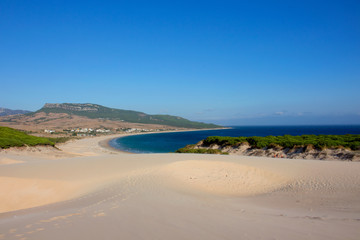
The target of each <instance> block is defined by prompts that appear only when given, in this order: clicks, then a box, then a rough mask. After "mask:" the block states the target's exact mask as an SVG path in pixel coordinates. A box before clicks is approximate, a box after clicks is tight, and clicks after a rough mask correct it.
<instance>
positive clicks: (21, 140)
mask: <svg viewBox="0 0 360 240" xmlns="http://www.w3.org/2000/svg"><path fill="white" fill-rule="evenodd" d="M36 145H49V146H54V145H55V143H54V142H52V141H51V140H49V139H48V138H42V137H35V136H31V135H28V134H26V133H24V132H22V131H19V130H15V129H13V128H8V127H0V148H9V147H22V146H36Z"/></svg>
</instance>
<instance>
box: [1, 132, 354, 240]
mask: <svg viewBox="0 0 360 240" xmlns="http://www.w3.org/2000/svg"><path fill="white" fill-rule="evenodd" d="M117 136H118V135H113V136H110V135H108V136H101V137H94V138H85V139H80V140H75V141H71V142H67V143H65V144H62V145H60V146H59V148H60V149H61V152H62V153H64V154H65V153H66V154H67V156H66V157H65V156H59V157H58V158H55V159H54V152H50V151H48V152H47V151H44V150H41V151H39V152H37V153H36V154H34V153H33V152H31V151H29V152H24V153H22V154H20V153H17V152H16V151H17V150H14V151H13V152H7V153H4V152H0V159H2V160H5V161H7V162H8V163H9V164H6V165H0V199H1V204H0V208H1V209H0V212H1V213H0V239H7V240H15V239H16V240H19V239H21V238H26V240H35V239H36V240H46V239H54V240H58V239H59V240H60V239H64V238H66V239H69V240H77V239H79V238H81V239H88V240H95V239H99V238H104V237H105V238H107V239H118V237H119V236H122V237H123V238H125V239H129V240H132V239H134V240H135V239H136V240H138V239H174V240H182V239H210V240H218V239H224V238H226V239H231V240H232V239H234V240H237V239H242V238H245V239H261V238H262V239H295V240H302V239H304V238H308V239H320V240H328V239H357V238H358V236H359V234H360V222H359V220H358V216H359V213H360V202H359V201H358V196H360V175H359V172H360V163H357V162H339V161H318V160H307V161H303V160H298V159H273V158H266V157H248V156H235V155H228V156H224V155H222V156H221V155H207V154H204V155H202V154H171V153H166V154H123V153H122V152H115V151H113V150H112V149H111V150H110V149H108V148H104V147H103V146H104V144H103V143H104V142H105V143H106V142H107V141H109V140H110V139H113V138H116V137H117ZM121 136H122V135H121ZM126 136H127V135H126ZM101 141H103V143H102V144H100V142H101ZM54 151H55V150H54ZM57 151H59V150H57ZM39 156H42V157H41V158H40V157H39ZM19 161H21V163H19ZM169 219H171V224H169ZM215 226H216V227H215ZM259 229H261V231H259Z"/></svg>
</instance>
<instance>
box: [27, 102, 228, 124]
mask: <svg viewBox="0 0 360 240" xmlns="http://www.w3.org/2000/svg"><path fill="white" fill-rule="evenodd" d="M41 112H44V113H67V114H69V115H77V116H83V117H88V118H92V119H107V120H114V121H124V122H130V123H143V124H160V125H167V126H173V127H182V128H198V129H201V128H219V127H221V126H218V125H215V124H208V123H202V122H194V121H190V120H187V119H185V118H182V117H177V116H171V115H149V114H146V113H143V112H137V111H131V110H122V109H115V108H108V107H104V106H101V105H97V104H91V103H85V104H80V103H55V104H52V103H46V104H45V105H44V107H43V108H41V109H40V110H38V111H36V112H34V113H30V114H36V113H41Z"/></svg>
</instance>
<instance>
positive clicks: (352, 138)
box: [203, 134, 360, 150]
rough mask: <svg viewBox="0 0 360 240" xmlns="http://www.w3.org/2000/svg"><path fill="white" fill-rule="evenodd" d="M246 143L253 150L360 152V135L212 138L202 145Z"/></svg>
mask: <svg viewBox="0 0 360 240" xmlns="http://www.w3.org/2000/svg"><path fill="white" fill-rule="evenodd" d="M241 143H248V144H249V145H250V146H251V147H254V148H276V147H282V148H293V147H307V146H313V147H314V148H316V149H325V148H340V147H344V148H349V149H351V150H360V135H354V134H346V135H301V136H291V135H284V136H267V137H220V136H212V137H208V138H206V139H205V140H204V141H203V145H205V146H210V145H212V144H217V145H221V146H235V145H238V144H241Z"/></svg>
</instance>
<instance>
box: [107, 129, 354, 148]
mask: <svg viewBox="0 0 360 240" xmlns="http://www.w3.org/2000/svg"><path fill="white" fill-rule="evenodd" d="M285 134H289V135H303V134H315V135H319V134H334V135H335V134H360V125H356V126H349V125H346V126H340V125H337V126H256V127H255V126H254V127H232V128H231V129H220V130H206V131H191V132H175V133H154V134H144V135H134V136H127V137H122V138H117V139H113V140H112V141H110V143H109V144H110V145H111V146H112V147H114V148H117V149H119V150H122V151H127V152H132V153H168V152H174V151H176V150H177V149H179V148H182V147H184V146H186V145H188V144H195V143H197V142H199V141H200V140H202V139H205V138H207V137H208V136H230V137H238V136H246V137H250V136H261V137H263V136H269V135H273V136H282V135H285Z"/></svg>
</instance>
